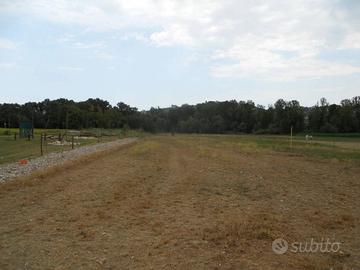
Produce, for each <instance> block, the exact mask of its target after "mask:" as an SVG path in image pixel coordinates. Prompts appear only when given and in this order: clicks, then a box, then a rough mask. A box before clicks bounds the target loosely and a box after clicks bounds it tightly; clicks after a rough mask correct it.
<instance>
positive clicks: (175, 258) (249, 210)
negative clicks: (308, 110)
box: [0, 136, 360, 269]
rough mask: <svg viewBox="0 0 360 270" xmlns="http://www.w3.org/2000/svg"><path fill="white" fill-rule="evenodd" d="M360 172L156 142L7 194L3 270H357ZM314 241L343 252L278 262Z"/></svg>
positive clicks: (1, 231) (2, 210) (288, 157)
mask: <svg viewBox="0 0 360 270" xmlns="http://www.w3.org/2000/svg"><path fill="white" fill-rule="evenodd" d="M359 175H360V169H359V168H358V167H356V166H355V165H354V164H352V163H350V162H335V161H332V160H321V159H315V158H311V159H310V158H307V157H303V156H295V155H292V154H290V153H274V152H269V151H263V150H261V151H260V150H259V151H248V150H247V148H244V149H242V148H241V147H234V146H231V145H222V144H217V143H216V141H215V140H213V139H211V140H210V139H208V138H206V137H186V136H174V137H172V136H158V137H150V138H147V139H145V140H142V141H140V142H137V143H135V144H133V145H130V146H123V147H122V148H119V149H117V150H116V151H114V152H112V153H108V154H106V155H104V154H103V155H101V156H99V155H97V156H95V155H94V156H92V157H88V158H86V159H83V160H81V161H79V162H78V163H77V164H75V165H67V166H63V167H62V169H61V170H59V169H56V170H55V169H54V170H50V171H48V172H44V173H42V174H38V175H36V176H34V177H33V178H32V179H19V180H15V181H11V182H8V183H4V184H2V185H0V217H1V220H0V269H174V268H176V269H331V268H333V269H343V268H342V267H344V265H345V266H346V267H347V268H345V269H351V268H353V269H358V268H359V267H360V252H359V247H360V239H359V237H360V229H359V217H360V199H359V198H358V194H359V192H360V182H359V179H358V178H359ZM278 237H283V238H285V239H286V240H287V241H288V242H292V241H306V240H307V239H309V238H311V237H313V238H316V239H319V240H321V238H328V237H329V238H331V239H333V240H337V241H341V242H342V245H341V252H338V253H326V254H321V253H313V254H297V253H291V252H288V253H286V254H284V255H276V254H274V252H273V251H272V249H271V243H272V241H273V240H274V239H276V238H278Z"/></svg>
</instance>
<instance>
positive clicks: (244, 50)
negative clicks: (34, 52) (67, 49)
mask: <svg viewBox="0 0 360 270" xmlns="http://www.w3.org/2000/svg"><path fill="white" fill-rule="evenodd" d="M5 1H6V0H5ZM354 5H355V4H354ZM1 9H3V10H5V12H15V13H16V12H17V13H30V14H32V15H33V16H37V17H40V18H43V19H45V20H49V21H52V22H55V23H61V24H68V25H78V26H82V27H84V28H86V29H87V30H91V31H117V30H119V29H121V30H126V31H127V32H128V31H129V29H147V31H146V32H149V31H153V33H151V34H148V35H145V34H139V32H137V30H136V31H133V32H129V33H128V34H126V35H125V36H124V37H123V38H124V39H129V38H134V39H136V40H140V41H142V42H149V43H150V44H153V45H155V46H159V47H160V46H173V45H181V46H184V47H186V48H189V49H191V50H193V51H196V55H197V57H199V55H200V56H201V55H203V57H208V56H209V54H210V55H211V57H210V60H211V61H210V63H209V65H210V69H211V73H212V74H213V75H214V76H216V77H234V76H241V77H256V78H258V79H266V80H279V79H280V80H297V79H306V78H319V77H323V76H342V75H349V74H354V73H360V71H359V68H358V67H356V66H351V65H345V64H341V63H338V62H336V61H335V60H333V61H325V60H322V59H320V58H319V53H321V52H322V51H324V50H327V51H329V50H330V51H331V50H338V49H360V27H359V25H360V24H359V23H358V22H359V18H358V16H357V13H358V12H357V11H359V10H360V9H359V8H358V6H357V9H354V8H353V5H351V4H350V5H348V6H347V5H345V3H344V2H342V1H336V0H331V1H330V0H317V1H313V0H292V1H289V0H267V1H266V0H254V1H247V0H224V1H216V0H198V1H191V0H134V1H128V0H102V1H100V0H98V1H96V0H87V1H85V0H83V1H82V0H72V1H70V0H53V1H47V0H21V1H20V0H11V1H10V0H7V1H6V2H5V4H3V7H0V10H1ZM154 29H157V30H156V31H154ZM65 38H66V37H65ZM67 39H69V37H67ZM0 44H1V43H0ZM0 46H1V45H0ZM75 46H77V47H78V48H92V49H95V48H96V49H99V48H100V47H101V44H100V43H99V44H96V43H94V44H84V43H80V42H78V43H75ZM286 54H289V55H291V57H288V56H286ZM219 61H221V62H219ZM227 62H228V64H226V63H227Z"/></svg>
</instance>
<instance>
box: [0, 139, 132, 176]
mask: <svg viewBox="0 0 360 270" xmlns="http://www.w3.org/2000/svg"><path fill="white" fill-rule="evenodd" d="M136 140H137V138H126V139H121V140H116V141H112V142H107V143H99V144H93V145H87V146H82V147H79V148H76V149H74V150H69V151H63V152H53V153H50V154H47V155H44V156H42V157H38V158H34V159H30V160H29V162H28V164H26V165H21V164H20V163H19V162H13V163H7V164H3V165H0V183H1V182H5V181H7V180H9V179H11V178H14V177H18V176H23V175H27V174H31V173H32V172H34V171H36V170H38V169H43V168H47V167H50V166H54V165H60V164H62V163H64V162H65V161H69V160H74V159H77V158H79V157H80V156H83V155H86V154H90V153H94V152H98V151H103V150H107V149H110V148H112V147H116V146H120V145H124V144H128V143H131V142H134V141H136Z"/></svg>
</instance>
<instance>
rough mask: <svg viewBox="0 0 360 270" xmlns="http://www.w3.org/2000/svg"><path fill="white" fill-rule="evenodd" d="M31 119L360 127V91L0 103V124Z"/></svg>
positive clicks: (190, 126)
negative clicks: (265, 102)
mask: <svg viewBox="0 0 360 270" xmlns="http://www.w3.org/2000/svg"><path fill="white" fill-rule="evenodd" d="M21 121H30V122H33V123H34V126H35V127H36V128H69V129H86V128H132V129H143V130H145V131H148V132H186V133H257V134H267V133H268V134H281V133H288V132H289V130H290V127H293V129H294V131H295V132H331V133H336V132H341V133H344V132H360V96H357V97H353V98H352V99H345V100H343V101H341V103H340V104H329V103H328V102H327V101H326V99H325V98H322V99H321V100H320V101H319V102H318V103H317V104H316V105H314V106H312V107H303V106H301V105H300V104H299V102H298V101H296V100H292V101H284V100H282V99H279V100H278V101H277V102H276V103H275V104H273V105H270V106H268V107H264V106H261V105H255V103H254V102H252V101H240V102H238V101H235V100H231V101H224V102H217V101H209V102H204V103H200V104H196V105H187V104H185V105H182V106H172V107H170V108H151V109H150V110H148V111H138V109H137V108H134V107H131V106H129V105H127V104H125V103H122V102H120V103H118V104H117V105H116V106H112V105H111V104H110V103H109V102H107V101H105V100H101V99H88V100H86V101H82V102H74V101H72V100H67V99H57V100H49V99H46V100H44V101H42V102H28V103H26V104H23V105H19V104H6V103H4V104H0V126H1V127H18V125H19V122H21Z"/></svg>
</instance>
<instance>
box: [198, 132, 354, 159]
mask: <svg viewBox="0 0 360 270" xmlns="http://www.w3.org/2000/svg"><path fill="white" fill-rule="evenodd" d="M192 136H194V135H192ZM199 137H202V138H204V139H205V138H207V139H209V140H210V144H211V145H212V146H213V147H229V148H233V149H239V151H243V152H246V153H254V154H256V153H258V152H259V151H264V150H265V151H266V150H270V151H276V152H288V153H294V154H297V155H305V156H314V157H321V158H328V159H338V160H357V161H360V147H359V148H356V147H342V145H341V144H340V143H334V141H333V140H331V139H329V138H328V139H326V138H323V140H321V141H320V142H316V141H312V142H306V141H305V139H299V138H294V140H293V144H292V147H291V145H290V137H289V136H267V135H205V136H204V135H200V136H199ZM337 142H342V141H337ZM358 142H359V146H360V141H351V143H352V144H354V145H357V144H358ZM350 146H352V145H350Z"/></svg>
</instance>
